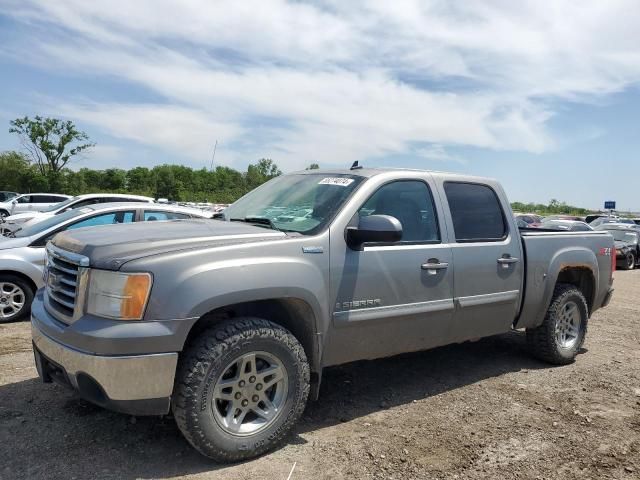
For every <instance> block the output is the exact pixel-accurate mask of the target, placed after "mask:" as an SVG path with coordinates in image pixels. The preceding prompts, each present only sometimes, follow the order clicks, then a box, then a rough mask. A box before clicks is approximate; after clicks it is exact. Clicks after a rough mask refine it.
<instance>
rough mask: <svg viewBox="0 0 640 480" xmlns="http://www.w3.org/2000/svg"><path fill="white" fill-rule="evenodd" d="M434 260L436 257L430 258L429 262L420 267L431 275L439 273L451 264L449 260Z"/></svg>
mask: <svg viewBox="0 0 640 480" xmlns="http://www.w3.org/2000/svg"><path fill="white" fill-rule="evenodd" d="M432 260H435V259H429V261H427V263H423V264H422V265H420V268H421V269H422V270H426V271H427V273H428V274H429V275H436V274H437V273H438V270H444V269H446V268H449V264H448V263H447V262H438V261H432Z"/></svg>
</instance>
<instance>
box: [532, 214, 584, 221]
mask: <svg viewBox="0 0 640 480" xmlns="http://www.w3.org/2000/svg"><path fill="white" fill-rule="evenodd" d="M545 220H571V221H573V222H584V217H578V216H576V215H548V216H546V217H544V218H543V219H542V221H543V222H544V221H545Z"/></svg>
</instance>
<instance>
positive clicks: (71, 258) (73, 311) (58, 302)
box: [45, 242, 89, 324]
mask: <svg viewBox="0 0 640 480" xmlns="http://www.w3.org/2000/svg"><path fill="white" fill-rule="evenodd" d="M88 266H89V259H88V258H87V257H84V256H81V255H78V254H75V253H73V252H68V251H66V250H62V249H60V248H58V247H56V246H55V245H52V244H51V242H49V243H48V244H47V260H46V265H45V308H46V309H47V310H48V311H49V313H51V314H52V315H53V316H55V317H56V318H57V319H58V320H60V321H61V322H63V323H67V324H70V323H73V322H74V321H76V320H77V319H78V318H80V316H81V315H82V310H83V307H84V291H83V288H84V287H85V284H86V279H87V276H88V271H89V269H88Z"/></svg>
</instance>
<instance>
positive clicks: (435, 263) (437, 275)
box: [323, 174, 453, 365]
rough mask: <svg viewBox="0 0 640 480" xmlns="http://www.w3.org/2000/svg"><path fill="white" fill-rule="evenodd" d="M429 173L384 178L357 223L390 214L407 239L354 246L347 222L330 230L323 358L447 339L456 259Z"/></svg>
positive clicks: (329, 360) (337, 359)
mask: <svg viewBox="0 0 640 480" xmlns="http://www.w3.org/2000/svg"><path fill="white" fill-rule="evenodd" d="M430 182H431V179H430V177H429V176H428V174H425V176H424V177H423V178H420V179H415V180H402V181H400V180H398V181H392V182H390V183H386V184H383V185H380V186H379V187H378V188H377V189H375V190H374V191H373V192H372V194H371V195H370V196H369V197H368V199H367V200H366V201H365V202H364V203H363V204H362V205H361V206H360V208H359V210H358V212H357V213H356V215H355V217H354V218H353V219H352V222H357V221H358V219H359V218H361V217H363V216H366V215H372V214H376V215H391V216H393V217H395V218H397V219H398V220H399V221H400V223H401V224H402V227H403V235H402V239H401V241H399V242H397V243H393V244H365V245H363V247H362V249H360V250H352V249H351V248H349V247H348V246H347V245H346V243H345V240H344V229H343V228H342V227H337V228H335V229H333V227H332V230H331V267H330V268H331V298H332V299H333V314H332V322H333V328H332V329H330V331H329V335H330V338H328V339H327V342H326V344H325V345H326V349H325V353H324V358H323V363H324V364H325V365H331V364H338V363H343V362H347V361H352V360H358V359H364V358H377V357H384V356H389V355H393V354H396V353H401V352H407V351H413V350H421V349H424V348H428V347H430V346H435V345H440V344H443V343H447V341H448V338H449V336H450V329H451V318H452V313H453V265H452V256H451V249H450V247H449V245H446V244H443V243H442V238H443V236H442V234H441V231H442V229H443V228H444V227H443V225H440V220H439V219H440V218H441V215H440V214H439V212H438V211H437V209H436V206H435V202H434V201H433V195H432V186H431V184H430Z"/></svg>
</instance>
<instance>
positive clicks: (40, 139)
mask: <svg viewBox="0 0 640 480" xmlns="http://www.w3.org/2000/svg"><path fill="white" fill-rule="evenodd" d="M9 123H10V125H11V126H10V128H9V132H10V133H15V134H17V135H18V136H19V137H20V141H21V142H22V145H23V147H24V148H25V149H26V151H27V152H28V155H29V157H30V158H31V160H32V161H33V162H34V163H35V164H36V165H37V167H38V169H39V171H40V173H41V174H42V175H44V176H46V177H47V179H48V180H49V186H50V188H53V189H57V188H60V186H61V183H62V180H61V172H62V169H63V168H64V167H65V166H66V165H67V163H69V161H70V160H71V159H72V158H73V157H74V156H76V155H78V154H80V153H81V152H83V151H84V150H86V149H88V148H90V147H92V146H94V145H95V144H94V143H91V142H89V136H88V135H87V134H86V133H85V132H83V131H80V130H78V129H77V128H76V126H75V125H74V123H73V122H72V121H70V120H59V119H57V118H42V117H40V116H36V117H34V119H31V118H29V117H23V118H17V119H15V120H12V121H11V122H9Z"/></svg>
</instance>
